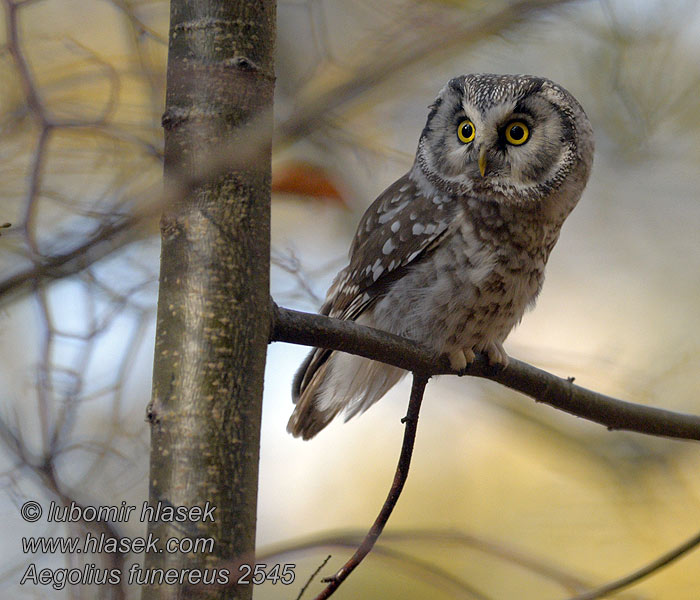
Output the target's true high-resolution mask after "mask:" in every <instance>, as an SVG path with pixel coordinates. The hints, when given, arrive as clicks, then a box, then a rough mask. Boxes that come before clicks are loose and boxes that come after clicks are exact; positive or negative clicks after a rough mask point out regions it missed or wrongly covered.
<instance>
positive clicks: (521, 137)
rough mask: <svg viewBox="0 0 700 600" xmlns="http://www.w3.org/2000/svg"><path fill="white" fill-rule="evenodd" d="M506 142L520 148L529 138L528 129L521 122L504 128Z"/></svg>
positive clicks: (512, 123)
mask: <svg viewBox="0 0 700 600" xmlns="http://www.w3.org/2000/svg"><path fill="white" fill-rule="evenodd" d="M505 134H506V142H508V143H509V144H513V146H520V145H522V144H524V143H525V142H527V140H528V138H529V137H530V128H529V127H528V126H527V125H525V123H523V122H522V121H513V122H511V123H508V125H507V126H506V131H505Z"/></svg>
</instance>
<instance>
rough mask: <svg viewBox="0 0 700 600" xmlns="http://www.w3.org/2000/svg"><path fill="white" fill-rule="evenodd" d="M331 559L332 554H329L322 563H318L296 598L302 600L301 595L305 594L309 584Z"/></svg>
mask: <svg viewBox="0 0 700 600" xmlns="http://www.w3.org/2000/svg"><path fill="white" fill-rule="evenodd" d="M330 559H331V555H330V554H329V555H328V556H326V559H325V560H324V561H323V562H322V563H321V564H320V565H318V568H317V569H316V570H315V571H314V572H313V573H311V575H310V576H309V578H308V579H307V580H306V583H305V584H304V587H302V588H301V589H300V590H299V595H298V596H297V598H296V600H301V597H302V596H303V595H304V592H305V591H306V590H307V588H308V587H309V585H311V582H312V581H313V580H314V579H315V578H316V575H318V574H319V573H320V572H321V569H323V567H325V566H326V564H327V563H328V561H329V560H330Z"/></svg>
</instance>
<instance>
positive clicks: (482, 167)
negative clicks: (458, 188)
mask: <svg viewBox="0 0 700 600" xmlns="http://www.w3.org/2000/svg"><path fill="white" fill-rule="evenodd" d="M479 173H481V176H482V177H483V176H484V173H486V148H483V147H482V148H481V149H480V150H479Z"/></svg>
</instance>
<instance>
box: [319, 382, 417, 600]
mask: <svg viewBox="0 0 700 600" xmlns="http://www.w3.org/2000/svg"><path fill="white" fill-rule="evenodd" d="M429 378H430V376H429V375H425V374H424V372H422V371H416V372H414V373H413V386H412V387H411V399H410V400H409V402H408V410H407V412H406V416H405V417H404V418H403V419H402V420H401V421H402V423H405V425H406V428H405V430H404V434H403V444H402V445H401V455H400V456H399V462H398V464H397V465H396V473H395V474H394V481H393V483H392V484H391V488H390V489H389V494H388V496H387V498H386V500H385V502H384V505H383V506H382V509H381V510H380V511H379V514H378V515H377V518H376V519H375V520H374V523H373V524H372V527H370V530H369V531H368V532H367V535H366V536H365V538H364V540H362V543H361V544H360V546H359V547H358V548H357V550H356V551H355V554H353V555H352V556H351V557H350V558H349V559H348V561H347V562H346V563H345V564H344V565H343V566H342V567H341V568H340V569H339V570H338V571H337V572H336V573H335V574H334V575H332V576H331V577H328V578H326V579H323V581H324V582H326V583H328V585H327V586H326V588H325V589H324V590H323V591H322V592H321V593H320V594H319V595H318V596H316V600H323V599H324V598H329V597H330V596H331V595H332V594H333V592H335V590H337V589H338V587H339V586H340V585H341V584H342V583H343V581H345V580H346V579H347V577H348V575H350V573H352V572H353V570H354V569H355V567H357V566H358V565H359V564H360V563H361V562H362V560H363V559H364V558H365V556H367V554H369V552H370V551H371V550H372V547H373V546H374V544H375V542H376V541H377V538H379V536H380V535H381V533H382V530H383V529H384V526H385V525H386V523H387V521H388V520H389V517H390V516H391V513H392V511H393V510H394V507H395V506H396V503H397V502H398V500H399V496H401V490H403V486H404V484H405V483H406V479H407V478H408V469H409V467H410V466H411V455H412V454H413V444H414V442H415V441H416V431H417V429H418V414H419V413H420V406H421V403H422V402H423V393H424V392H425V386H426V384H427V383H428V379H429Z"/></svg>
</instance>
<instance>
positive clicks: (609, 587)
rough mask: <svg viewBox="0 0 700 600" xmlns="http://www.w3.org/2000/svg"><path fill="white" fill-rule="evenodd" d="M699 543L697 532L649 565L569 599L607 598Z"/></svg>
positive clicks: (699, 536)
mask: <svg viewBox="0 0 700 600" xmlns="http://www.w3.org/2000/svg"><path fill="white" fill-rule="evenodd" d="M698 545H700V533H696V534H695V535H694V536H693V537H691V538H690V539H689V540H686V541H685V542H683V543H682V544H681V545H679V546H678V547H676V548H674V549H673V550H671V551H669V552H666V553H665V554H662V555H661V556H659V558H657V559H655V560H652V561H651V562H650V563H649V564H648V565H645V566H643V567H642V568H641V569H638V570H636V571H634V572H633V573H630V574H629V575H625V576H624V577H621V578H620V579H616V580H615V581H611V582H610V583H607V584H605V585H603V586H601V587H599V588H596V589H595V590H591V591H589V592H585V593H584V594H579V595H578V596H574V597H572V598H570V599H569V600H596V599H597V598H605V597H606V596H607V595H608V594H611V593H612V592H616V591H617V590H621V589H622V588H625V587H628V586H630V585H632V584H634V583H637V582H638V581H639V580H641V579H643V578H644V577H648V576H649V575H651V574H652V573H655V572H656V571H658V570H659V569H663V568H664V567H666V566H668V565H669V564H671V563H672V562H673V561H675V560H677V559H679V558H680V557H681V556H683V555H684V554H686V553H687V552H690V551H691V550H693V549H694V548H696V547H697V546H698Z"/></svg>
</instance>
